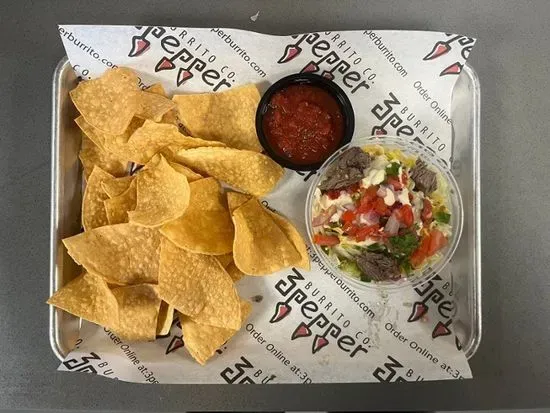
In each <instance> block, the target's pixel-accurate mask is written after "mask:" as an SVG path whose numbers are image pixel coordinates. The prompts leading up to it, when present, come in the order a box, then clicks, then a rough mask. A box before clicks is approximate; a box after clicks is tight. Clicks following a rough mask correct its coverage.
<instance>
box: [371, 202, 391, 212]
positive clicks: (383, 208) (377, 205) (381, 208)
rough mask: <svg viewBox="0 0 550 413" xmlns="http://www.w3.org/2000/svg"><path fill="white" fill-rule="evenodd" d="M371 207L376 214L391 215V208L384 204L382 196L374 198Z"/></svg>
mask: <svg viewBox="0 0 550 413" xmlns="http://www.w3.org/2000/svg"><path fill="white" fill-rule="evenodd" d="M373 209H374V210H375V211H376V213H377V214H378V215H382V216H390V215H391V210H390V208H389V207H388V206H387V205H386V203H385V202H384V199H383V198H376V200H375V201H374V202H373Z"/></svg>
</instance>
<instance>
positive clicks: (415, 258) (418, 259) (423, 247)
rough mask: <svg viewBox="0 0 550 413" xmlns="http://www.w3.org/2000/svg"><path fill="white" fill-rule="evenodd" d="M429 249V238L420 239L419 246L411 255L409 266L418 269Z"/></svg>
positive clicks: (426, 256)
mask: <svg viewBox="0 0 550 413" xmlns="http://www.w3.org/2000/svg"><path fill="white" fill-rule="evenodd" d="M429 247H430V236H429V235H426V236H425V237H424V238H422V241H420V246H419V247H418V248H417V249H416V251H415V252H413V253H412V255H411V258H410V261H411V265H412V266H413V267H414V268H418V267H420V265H422V263H423V262H424V260H425V259H426V258H428V249H429Z"/></svg>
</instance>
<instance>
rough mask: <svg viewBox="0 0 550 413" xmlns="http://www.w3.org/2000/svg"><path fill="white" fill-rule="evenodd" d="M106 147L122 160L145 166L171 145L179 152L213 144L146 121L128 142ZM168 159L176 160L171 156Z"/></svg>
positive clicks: (172, 127)
mask: <svg viewBox="0 0 550 413" xmlns="http://www.w3.org/2000/svg"><path fill="white" fill-rule="evenodd" d="M136 119H137V118H136ZM105 145H106V148H107V149H108V150H110V151H111V152H113V153H114V154H116V155H117V156H119V157H120V158H124V159H128V160H130V161H132V162H135V163H138V164H140V165H145V164H146V163H147V162H149V161H150V160H151V158H152V157H153V156H154V155H155V154H156V153H158V152H160V151H161V150H162V149H163V148H165V147H167V146H169V145H175V147H177V148H178V150H181V149H187V148H197V147H201V146H211V143H210V142H209V141H205V140H203V139H198V138H192V137H190V136H185V135H182V134H181V133H179V131H178V127H177V126H175V125H169V124H166V123H155V122H153V121H151V120H146V121H145V122H144V123H143V125H142V126H141V127H140V128H138V129H136V130H135V132H134V133H133V134H132V136H130V138H129V139H128V141H127V142H122V140H120V141H117V142H116V144H112V145H109V144H107V142H106V143H105ZM168 159H170V160H176V159H172V158H171V157H170V156H169V157H168Z"/></svg>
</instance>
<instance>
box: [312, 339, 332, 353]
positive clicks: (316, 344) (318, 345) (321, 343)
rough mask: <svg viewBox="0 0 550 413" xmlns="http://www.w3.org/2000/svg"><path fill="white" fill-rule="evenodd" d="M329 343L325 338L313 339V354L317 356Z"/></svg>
mask: <svg viewBox="0 0 550 413" xmlns="http://www.w3.org/2000/svg"><path fill="white" fill-rule="evenodd" d="M328 343H329V341H328V340H327V339H326V337H324V336H320V335H316V336H315V338H314V339H313V344H312V346H311V353H312V354H315V353H317V352H318V351H319V350H321V349H322V348H323V347H325V346H326V345H327V344H328Z"/></svg>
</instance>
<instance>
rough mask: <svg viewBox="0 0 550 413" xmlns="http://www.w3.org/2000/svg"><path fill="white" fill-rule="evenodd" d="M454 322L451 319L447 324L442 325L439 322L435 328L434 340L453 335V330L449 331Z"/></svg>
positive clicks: (433, 332)
mask: <svg viewBox="0 0 550 413" xmlns="http://www.w3.org/2000/svg"><path fill="white" fill-rule="evenodd" d="M451 322H452V320H451V319H449V320H447V321H446V322H445V323H442V322H441V321H439V322H438V323H437V324H436V325H435V328H434V329H433V331H432V338H437V337H441V336H448V335H450V334H451V330H449V325H451Z"/></svg>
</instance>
